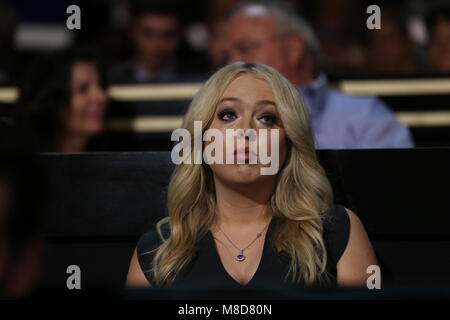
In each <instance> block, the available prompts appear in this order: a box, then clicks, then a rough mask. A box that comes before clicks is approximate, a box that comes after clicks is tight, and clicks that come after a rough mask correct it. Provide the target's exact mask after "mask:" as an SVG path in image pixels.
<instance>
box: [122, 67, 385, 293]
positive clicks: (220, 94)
mask: <svg viewBox="0 0 450 320" xmlns="http://www.w3.org/2000/svg"><path fill="white" fill-rule="evenodd" d="M195 120H200V121H202V130H203V131H205V130H207V129H213V128H214V129H218V130H219V131H221V132H225V130H226V129H244V130H247V129H255V130H258V129H267V130H268V131H271V130H273V129H278V133H279V134H278V140H276V141H271V139H268V140H267V144H268V145H271V144H272V143H276V144H277V145H278V146H279V148H278V151H279V170H278V172H277V173H276V174H274V175H263V174H261V170H260V169H261V168H262V167H267V166H268V165H267V164H264V165H263V164H262V163H261V162H260V161H258V162H257V163H256V164H249V162H248V161H245V163H244V164H211V165H208V164H205V163H202V164H180V165H178V166H177V167H176V169H175V171H174V173H173V176H172V178H171V181H170V184H169V191H168V218H165V219H163V220H162V221H160V222H159V223H158V224H157V230H155V231H151V232H148V233H146V234H144V235H143V236H142V237H141V238H140V240H139V242H138V244H137V248H136V250H135V252H134V254H133V257H132V260H131V265H130V268H129V273H128V278H127V285H128V286H132V287H136V286H152V287H175V286H182V285H186V286H190V287H196V286H197V287H205V286H207V285H209V286H211V287H212V288H214V287H217V286H227V287H230V286H231V287H243V286H246V287H258V286H270V285H274V286H280V285H281V286H283V285H287V286H299V287H304V286H336V285H337V286H366V281H367V278H368V276H369V274H368V273H367V267H368V266H369V265H376V264H377V260H376V257H375V254H374V251H373V249H372V246H371V244H370V241H369V239H368V236H367V234H366V232H365V230H364V227H363V225H362V224H361V222H360V220H359V219H358V217H357V216H356V215H355V214H354V213H353V212H351V211H350V210H348V209H346V208H344V207H342V206H340V205H337V204H334V202H333V195H332V189H331V186H330V183H329V182H328V180H327V178H326V176H325V173H324V170H323V168H322V167H321V166H320V165H319V163H318V162H317V159H316V154H315V150H314V144H313V140H312V135H311V128H310V124H309V119H308V114H307V112H306V110H305V107H304V105H303V102H302V99H301V97H300V96H299V93H298V92H297V90H296V89H295V88H294V87H293V86H292V85H291V84H290V82H289V81H288V80H286V79H285V78H284V77H283V76H282V75H281V74H280V73H278V72H277V71H276V70H275V69H273V68H271V67H268V66H265V65H262V64H256V63H244V62H236V63H234V64H231V65H228V66H226V67H224V68H222V69H220V70H219V71H217V72H216V73H215V74H214V75H213V76H212V77H211V78H210V79H209V80H208V81H207V82H206V83H205V84H204V86H203V87H202V88H201V90H200V91H199V92H198V93H197V95H196V96H195V98H194V99H193V101H192V103H191V106H190V108H189V110H188V112H187V114H186V116H185V119H184V122H183V128H185V129H187V130H188V131H189V132H190V133H191V137H192V139H194V121H195ZM245 139H247V137H245ZM191 142H192V141H191ZM224 142H225V143H224V145H226V143H227V142H226V141H224ZM192 144H193V142H192ZM235 145H236V144H235ZM248 145H249V141H248V139H247V140H246V147H247V148H246V149H243V150H236V149H235V150H234V151H235V152H234V155H235V156H242V157H244V158H245V159H248V157H249V152H250V150H249V148H248ZM204 146H205V145H204ZM224 149H225V147H224Z"/></svg>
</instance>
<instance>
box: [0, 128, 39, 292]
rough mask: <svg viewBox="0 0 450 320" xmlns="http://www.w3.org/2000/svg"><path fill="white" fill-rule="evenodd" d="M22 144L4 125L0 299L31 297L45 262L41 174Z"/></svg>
mask: <svg viewBox="0 0 450 320" xmlns="http://www.w3.org/2000/svg"><path fill="white" fill-rule="evenodd" d="M21 141H22V140H21V139H19V138H17V135H16V134H15V133H14V132H13V131H12V130H11V129H10V128H9V127H8V126H7V125H6V124H4V123H2V122H0V299H16V298H24V297H27V296H29V295H30V293H31V292H32V291H33V290H34V288H35V286H36V285H37V283H38V280H39V276H40V271H41V267H42V264H43V259H44V240H43V237H42V236H41V234H40V225H41V219H42V204H41V200H42V196H41V189H42V186H41V183H40V182H41V177H40V170H39V165H38V162H37V159H36V158H35V156H34V155H33V154H32V153H31V152H30V151H29V148H28V147H24V145H25V144H24V143H23V142H21Z"/></svg>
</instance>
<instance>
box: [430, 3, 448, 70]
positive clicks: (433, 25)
mask: <svg viewBox="0 0 450 320" xmlns="http://www.w3.org/2000/svg"><path fill="white" fill-rule="evenodd" d="M426 23H427V29H428V37H429V44H428V57H429V65H430V68H431V69H432V70H431V71H434V72H442V73H450V3H447V4H442V5H440V6H436V7H434V8H433V9H432V10H431V11H430V13H429V15H428V17H427V21H426Z"/></svg>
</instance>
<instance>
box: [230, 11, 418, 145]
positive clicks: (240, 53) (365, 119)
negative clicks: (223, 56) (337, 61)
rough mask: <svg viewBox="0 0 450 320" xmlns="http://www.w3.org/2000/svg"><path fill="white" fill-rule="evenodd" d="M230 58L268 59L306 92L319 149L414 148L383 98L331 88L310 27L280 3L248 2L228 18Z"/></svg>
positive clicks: (402, 126) (266, 62) (258, 60)
mask: <svg viewBox="0 0 450 320" xmlns="http://www.w3.org/2000/svg"><path fill="white" fill-rule="evenodd" d="M224 30H225V31H224V36H223V39H224V41H223V49H224V51H225V52H226V53H227V62H228V63H232V62H235V61H247V62H258V63H264V64H267V65H269V66H271V67H274V68H275V69H277V70H278V71H280V72H281V73H282V74H283V75H284V76H285V77H286V78H288V79H289V80H290V81H291V82H292V83H293V84H295V85H296V86H297V87H298V88H299V90H300V92H301V93H302V94H303V98H304V102H305V105H306V106H307V108H308V109H309V111H310V116H311V121H312V128H313V131H314V137H315V145H316V148H318V149H353V148H411V147H414V143H413V141H412V138H411V134H410V132H409V130H408V128H406V127H405V126H404V125H402V124H401V123H400V122H399V121H398V120H397V119H396V117H395V115H394V114H393V113H392V112H391V111H390V110H389V108H388V107H387V106H386V105H385V104H384V103H383V102H382V101H381V100H379V99H378V98H375V97H367V96H351V95H346V94H343V93H341V92H339V91H337V90H332V89H331V88H330V87H329V86H328V83H327V80H326V77H325V75H324V74H322V73H321V72H320V48H319V44H318V41H317V39H316V37H315V35H314V32H313V31H312V29H311V27H310V26H309V25H308V24H307V23H306V22H305V21H304V20H303V19H302V18H300V17H298V16H296V15H295V14H293V13H292V12H291V11H289V10H286V9H285V8H283V7H280V6H279V5H277V4H261V3H250V2H246V3H244V4H241V5H239V6H237V7H236V8H235V9H234V10H233V11H232V12H231V13H230V14H229V16H228V17H227V18H226V22H225V28H224Z"/></svg>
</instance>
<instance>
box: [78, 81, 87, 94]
mask: <svg viewBox="0 0 450 320" xmlns="http://www.w3.org/2000/svg"><path fill="white" fill-rule="evenodd" d="M88 89H89V85H88V84H87V83H82V84H81V85H79V86H78V88H77V92H78V93H81V94H83V93H86V92H87V91H88Z"/></svg>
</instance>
